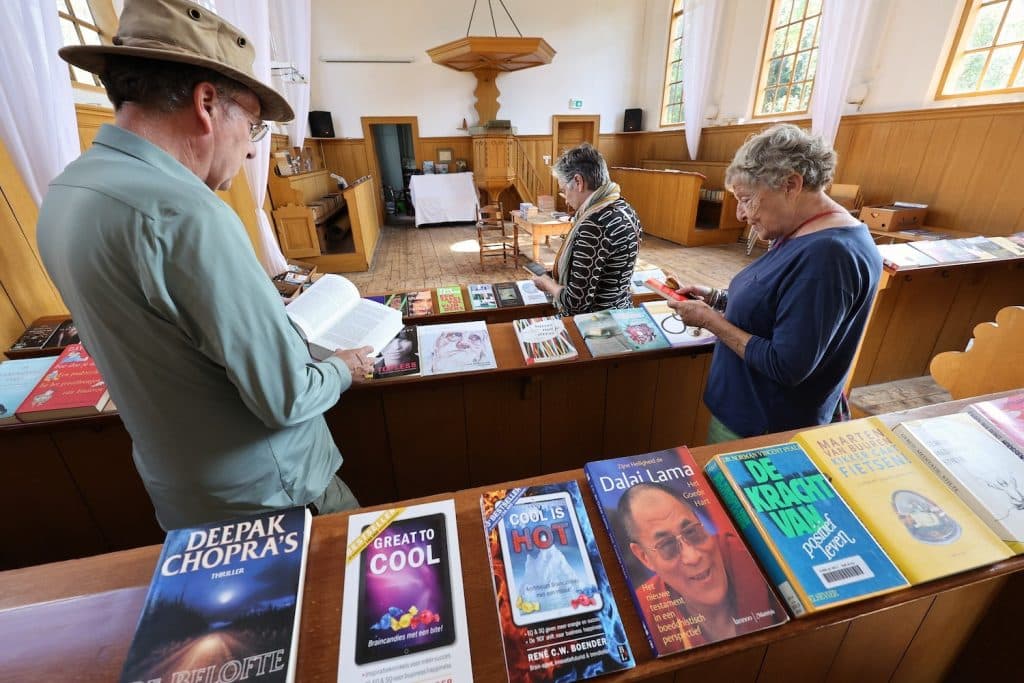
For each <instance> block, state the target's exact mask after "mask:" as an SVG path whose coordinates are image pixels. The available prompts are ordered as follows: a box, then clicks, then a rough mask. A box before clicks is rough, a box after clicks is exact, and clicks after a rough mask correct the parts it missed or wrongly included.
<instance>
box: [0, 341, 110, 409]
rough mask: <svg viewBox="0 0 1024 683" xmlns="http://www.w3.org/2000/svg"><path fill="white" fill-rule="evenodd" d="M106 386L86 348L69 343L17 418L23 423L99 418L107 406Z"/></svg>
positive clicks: (33, 391)
mask: <svg viewBox="0 0 1024 683" xmlns="http://www.w3.org/2000/svg"><path fill="white" fill-rule="evenodd" d="M108 398H109V397H108V395H107V384H106V382H104V381H103V378H102V377H100V373H99V370H97V369H96V364H95V363H93V360H92V356H90V355H89V354H88V353H87V352H86V350H85V347H84V346H82V345H81V344H71V345H70V346H68V347H67V348H66V349H64V351H63V352H62V353H61V354H60V356H59V357H58V358H57V360H56V361H55V362H54V364H53V366H52V367H51V368H50V369H49V371H47V373H46V374H45V375H43V378H42V379H41V380H39V383H38V384H36V386H35V388H34V389H33V390H32V391H31V393H29V395H28V396H26V397H25V400H24V401H22V403H21V405H20V406H19V407H18V410H17V412H16V415H17V417H18V419H19V420H21V421H22V422H33V421H37V420H60V419H64V418H69V417H83V416H88V415H98V414H99V413H100V411H102V410H103V407H104V406H105V405H106V404H107V400H108Z"/></svg>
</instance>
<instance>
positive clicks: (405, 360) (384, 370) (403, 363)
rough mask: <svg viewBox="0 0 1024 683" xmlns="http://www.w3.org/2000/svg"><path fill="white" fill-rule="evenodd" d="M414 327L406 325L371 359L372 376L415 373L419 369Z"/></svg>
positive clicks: (382, 376)
mask: <svg viewBox="0 0 1024 683" xmlns="http://www.w3.org/2000/svg"><path fill="white" fill-rule="evenodd" d="M417 341H418V338H417V336H416V328H415V327H414V326H412V325H406V326H405V327H403V328H402V331H401V332H399V333H398V334H396V335H395V338H394V339H392V340H391V341H389V342H388V345H387V346H385V347H384V350H383V351H381V352H380V355H379V356H377V358H375V359H374V361H373V378H374V379H383V378H385V377H401V376H403V375H415V374H416V373H418V372H419V371H420V360H419V354H418V353H417V347H416V344H417Z"/></svg>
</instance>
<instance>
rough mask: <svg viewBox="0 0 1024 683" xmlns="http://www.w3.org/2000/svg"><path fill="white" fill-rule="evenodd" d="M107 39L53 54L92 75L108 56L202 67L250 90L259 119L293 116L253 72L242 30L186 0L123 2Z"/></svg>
mask: <svg viewBox="0 0 1024 683" xmlns="http://www.w3.org/2000/svg"><path fill="white" fill-rule="evenodd" d="M113 43H114V44H113V45H72V46H68V47H63V48H61V49H60V50H59V51H58V54H60V56H61V58H63V59H64V61H66V62H68V63H70V64H72V65H74V66H77V67H79V68H82V69H85V70H86V71H90V72H92V73H94V74H101V73H103V71H104V69H105V68H106V64H107V58H108V57H114V56H124V57H140V58H145V59H155V60H160V61H164V62H179V63H181V64H193V65H195V66H201V67H205V68H207V69H211V70H213V71H216V72H217V73H220V74H223V75H224V76H227V77H228V78H230V79H232V80H235V81H238V82H239V83H241V84H242V85H244V86H245V87H247V88H249V89H250V90H252V91H253V93H255V94H256V97H258V98H259V100H260V107H261V110H262V113H261V114H260V116H261V117H262V118H263V119H264V120H267V121H291V120H292V119H293V118H295V112H293V111H292V108H291V106H290V105H289V104H288V101H287V100H285V99H284V97H282V96H281V94H280V93H279V92H277V91H276V90H274V89H273V88H271V87H270V86H269V85H266V84H265V83H263V82H262V81H260V80H259V79H258V78H256V76H255V75H254V74H253V71H252V63H253V60H254V59H255V58H256V51H255V50H254V49H253V46H252V44H251V43H250V42H249V39H248V38H247V37H246V36H245V34H244V33H242V32H241V31H240V30H239V29H238V28H237V27H235V26H232V25H231V24H229V23H228V22H226V21H224V20H223V19H221V18H220V17H219V16H217V15H216V14H215V13H214V12H211V11H210V10H208V9H206V8H205V7H201V6H200V5H197V4H195V3H192V2H188V0H125V3H124V10H122V12H121V20H120V23H119V25H118V27H117V35H115V36H114V39H113Z"/></svg>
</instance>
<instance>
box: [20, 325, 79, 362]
mask: <svg viewBox="0 0 1024 683" xmlns="http://www.w3.org/2000/svg"><path fill="white" fill-rule="evenodd" d="M78 342H79V339H78V328H76V327H75V324H74V323H73V322H72V321H71V319H70V318H64V317H60V316H46V317H43V318H39V319H37V320H35V321H34V322H33V323H32V324H31V325H29V326H28V328H26V330H25V331H24V332H22V333H21V336H19V337H18V338H17V339H16V340H15V341H14V343H13V344H11V347H10V348H9V349H7V351H6V352H5V354H4V355H6V356H7V357H8V358H33V357H38V356H56V355H58V354H60V352H61V351H63V350H64V348H65V347H66V346H68V345H69V344H77V343H78Z"/></svg>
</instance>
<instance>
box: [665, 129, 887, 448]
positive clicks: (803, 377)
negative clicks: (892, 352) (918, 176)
mask: <svg viewBox="0 0 1024 683" xmlns="http://www.w3.org/2000/svg"><path fill="white" fill-rule="evenodd" d="M835 166H836V153H835V151H834V150H833V149H832V148H831V147H830V146H829V145H828V144H826V143H825V142H824V141H823V140H822V139H821V138H820V137H818V136H813V135H810V134H809V133H807V132H806V131H804V130H801V129H800V128H797V127H796V126H793V125H790V124H781V125H777V126H773V127H771V128H769V129H767V130H765V131H763V132H761V133H758V134H757V135H754V136H752V137H751V138H750V139H749V140H747V141H746V142H745V143H744V144H743V146H742V147H740V149H739V150H738V151H737V152H736V156H735V157H734V158H733V160H732V163H731V164H730V165H729V168H728V169H727V170H726V175H725V182H726V187H727V188H728V189H729V190H730V191H731V192H732V193H733V194H734V195H735V196H736V201H737V209H736V215H737V217H738V218H739V219H740V220H742V221H745V222H747V223H748V224H750V227H751V229H753V230H754V231H756V232H757V236H758V237H759V238H761V239H765V240H773V242H772V247H771V248H770V249H769V250H768V252H767V253H766V254H764V255H763V256H761V258H759V259H757V260H756V261H754V262H753V263H751V264H750V265H749V266H747V267H746V268H744V269H743V270H741V271H740V272H739V273H738V274H737V275H736V277H734V278H733V280H732V282H731V283H730V284H729V288H728V290H718V289H714V288H711V287H706V286H702V285H684V286H683V287H680V289H679V292H680V293H682V294H689V295H691V296H693V297H696V298H695V299H692V300H688V301H682V302H676V303H672V304H670V305H671V306H673V307H674V308H675V309H676V311H677V312H678V313H679V315H680V317H682V319H683V320H684V321H685V322H686V323H687V324H688V325H697V326H700V327H704V328H706V329H708V330H710V331H711V332H713V333H715V334H716V335H718V344H717V345H716V347H715V352H714V356H713V358H712V361H711V373H710V375H709V379H708V385H707V389H706V390H705V392H704V402H705V403H706V404H707V406H708V408H709V409H710V410H711V415H712V420H711V426H710V428H709V430H708V441H709V443H716V442H720V441H727V440H731V439H736V438H741V437H748V436H755V435H758V434H766V433H770V432H777V431H783V430H788V429H796V428H801V427H811V426H814V425H819V424H826V423H828V422H830V421H831V420H832V417H833V415H834V414H835V412H836V409H837V407H838V405H839V402H840V399H841V397H842V389H843V383H844V381H845V379H846V375H847V372H848V371H849V369H850V364H851V362H852V361H853V356H854V353H855V352H856V350H857V344H858V343H859V342H860V338H861V334H862V333H863V332H864V326H865V325H866V324H867V319H868V314H869V312H870V310H871V303H872V301H873V300H874V297H875V291H876V290H877V288H878V279H879V277H880V275H881V271H882V259H881V257H880V256H879V254H878V249H877V248H876V247H875V245H874V242H873V241H872V240H871V235H870V234H869V233H868V230H867V227H866V226H865V225H864V224H863V223H860V222H859V221H858V220H857V219H855V218H854V217H853V216H851V215H850V213H849V212H848V211H847V210H846V209H844V208H843V207H842V206H840V205H839V204H837V203H836V202H835V201H833V200H832V199H831V198H830V197H829V196H828V195H826V194H825V188H827V187H828V186H829V184H830V183H831V182H832V177H833V175H834V173H835Z"/></svg>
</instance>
